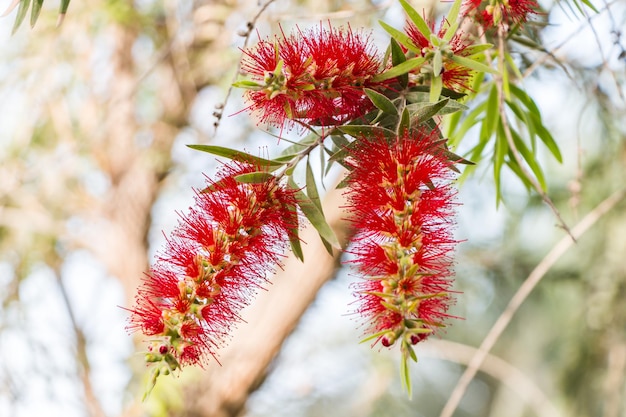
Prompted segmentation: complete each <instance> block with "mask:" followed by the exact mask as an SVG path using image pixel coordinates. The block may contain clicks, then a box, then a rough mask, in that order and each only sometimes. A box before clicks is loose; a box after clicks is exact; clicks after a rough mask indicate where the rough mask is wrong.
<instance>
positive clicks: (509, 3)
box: [462, 0, 539, 31]
mask: <svg viewBox="0 0 626 417" xmlns="http://www.w3.org/2000/svg"><path fill="white" fill-rule="evenodd" d="M538 8H539V4H537V2H536V1H535V0H496V1H485V0H466V1H465V2H464V3H463V6H462V13H463V14H465V15H468V16H473V18H474V19H475V20H476V22H477V23H479V24H480V25H481V26H482V27H483V29H484V30H485V31H488V30H490V29H493V28H497V27H503V28H504V29H505V30H508V29H509V27H510V26H512V25H520V24H523V23H524V22H526V21H527V20H528V16H529V15H530V14H535V13H537V9H538Z"/></svg>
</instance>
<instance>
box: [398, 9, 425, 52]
mask: <svg viewBox="0 0 626 417" xmlns="http://www.w3.org/2000/svg"><path fill="white" fill-rule="evenodd" d="M400 5H401V6H402V8H403V9H404V11H405V12H406V14H407V16H409V19H411V21H412V22H413V24H414V25H415V27H416V28H417V30H419V31H420V33H421V34H422V35H424V37H425V38H426V39H430V33H431V32H430V27H428V24H427V23H426V21H425V20H424V18H423V17H422V16H420V14H419V13H418V12H417V11H416V10H415V9H414V8H413V7H412V6H411V5H410V4H409V3H408V2H407V1H406V0H400ZM405 46H406V45H405Z"/></svg>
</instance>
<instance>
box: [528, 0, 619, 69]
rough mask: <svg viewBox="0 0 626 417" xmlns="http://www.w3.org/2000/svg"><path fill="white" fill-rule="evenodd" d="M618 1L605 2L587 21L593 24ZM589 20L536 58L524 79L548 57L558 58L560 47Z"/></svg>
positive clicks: (573, 36)
mask: <svg viewBox="0 0 626 417" xmlns="http://www.w3.org/2000/svg"><path fill="white" fill-rule="evenodd" d="M618 1H619V0H613V1H612V2H610V3H605V7H603V8H602V9H600V10H599V11H598V13H597V14H595V15H593V16H590V17H588V18H587V22H589V24H591V20H593V19H595V18H596V17H597V16H600V15H601V13H602V12H603V11H605V10H609V8H610V7H611V6H612V5H613V4H615V3H617V2H618ZM587 22H584V23H582V24H580V26H578V27H577V28H576V29H575V30H574V31H573V32H571V33H570V34H568V35H567V36H566V37H565V39H564V40H563V41H562V42H561V43H560V44H558V45H556V46H555V47H554V48H552V49H551V50H550V51H544V52H545V55H543V56H541V57H539V58H538V59H536V60H534V62H533V63H532V64H531V65H530V66H529V67H528V68H527V69H526V71H524V74H523V75H522V79H526V78H528V77H529V76H530V75H531V74H532V73H533V72H535V70H536V69H537V68H539V67H540V66H541V65H543V64H544V63H545V62H546V61H547V60H548V58H553V59H555V60H556V52H557V51H558V50H559V49H561V48H562V47H564V46H565V45H566V44H567V43H569V41H571V40H573V39H576V37H575V35H577V34H579V33H580V32H581V31H582V30H583V29H584V28H586V27H587ZM568 75H569V74H568Z"/></svg>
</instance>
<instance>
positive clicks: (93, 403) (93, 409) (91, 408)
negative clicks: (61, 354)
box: [54, 268, 106, 417]
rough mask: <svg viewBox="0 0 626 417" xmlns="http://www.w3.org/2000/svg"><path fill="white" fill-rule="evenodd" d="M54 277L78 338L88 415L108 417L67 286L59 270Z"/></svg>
mask: <svg viewBox="0 0 626 417" xmlns="http://www.w3.org/2000/svg"><path fill="white" fill-rule="evenodd" d="M54 275H55V277H56V282H57V285H58V286H59V291H60V292H61V295H62V296H63V304H64V305H65V310H66V312H67V316H68V317H69V319H70V322H71V324H72V330H73V331H74V337H75V338H76V364H77V373H78V378H79V379H80V381H81V382H82V384H83V390H84V393H85V407H86V408H87V410H88V415H89V416H91V417H106V414H105V413H104V410H103V409H102V406H101V404H100V402H99V401H98V398H97V397H96V394H95V393H94V391H93V386H92V385H91V376H90V374H91V372H90V370H91V366H90V364H89V358H88V356H87V340H86V338H85V334H84V332H83V331H82V329H81V328H80V326H79V324H78V322H77V321H76V316H75V315H74V310H73V309H72V304H71V302H70V299H69V297H68V295H67V291H66V289H65V285H64V284H63V279H62V278H61V274H60V272H59V271H58V268H55V270H54Z"/></svg>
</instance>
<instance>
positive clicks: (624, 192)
mask: <svg viewBox="0 0 626 417" xmlns="http://www.w3.org/2000/svg"><path fill="white" fill-rule="evenodd" d="M624 197H626V188H624V189H621V190H619V191H616V192H615V193H613V194H612V195H611V196H609V197H608V198H607V199H605V200H604V201H602V202H601V203H600V204H598V206H596V207H595V208H594V209H593V210H592V211H591V212H589V213H588V214H587V215H586V216H585V217H584V218H583V219H582V220H581V221H580V222H579V223H578V224H577V225H576V226H574V227H573V228H572V235H573V237H574V238H580V237H581V236H582V235H583V234H585V232H587V230H589V229H590V228H591V227H592V226H593V225H594V224H595V223H596V222H597V221H598V220H599V219H600V218H602V216H604V215H605V214H606V213H608V212H609V211H610V210H611V209H612V208H613V207H615V205H616V204H617V203H619V202H620V201H621V200H622V199H624ZM574 243H575V241H574V240H572V238H571V237H570V236H563V238H562V239H561V240H560V241H559V242H558V243H557V244H556V245H555V246H554V247H553V248H552V250H551V251H550V252H549V253H548V254H547V255H546V256H545V257H544V258H543V259H542V260H541V262H539V264H538V265H537V266H536V267H535V269H534V270H533V271H532V272H531V273H530V275H529V276H528V278H526V280H525V281H524V283H523V284H522V285H521V286H520V288H519V289H518V290H517V292H516V293H515V295H514V296H513V298H511V301H509V304H508V305H507V306H506V309H505V310H504V311H503V312H502V314H500V317H498V320H496V323H495V324H494V325H493V327H491V330H489V333H487V336H485V338H484V339H483V342H482V343H481V344H480V347H479V348H478V351H477V352H476V354H475V355H474V357H473V358H472V360H471V361H470V363H469V365H468V366H467V368H466V369H465V372H463V375H461V378H460V379H459V381H458V382H457V384H456V386H455V387H454V390H453V391H452V394H451V395H450V397H449V398H448V402H447V403H446V405H445V406H444V408H443V410H442V411H441V414H440V417H452V415H453V413H454V411H455V410H456V408H457V407H458V405H459V403H460V402H461V399H462V398H463V395H464V394H465V391H466V390H467V387H468V386H469V384H470V382H471V381H472V379H474V376H476V372H477V371H478V369H479V368H480V367H481V365H482V363H483V362H484V361H485V358H486V357H487V355H488V354H489V352H490V351H491V349H492V348H493V347H494V345H495V344H496V342H497V341H498V339H499V338H500V336H501V335H502V332H504V330H505V329H506V327H507V326H508V325H509V323H510V322H511V319H512V318H513V316H514V315H515V313H516V312H517V310H518V309H519V307H520V306H521V305H522V303H523V302H524V301H525V300H526V298H528V296H529V294H530V293H531V292H532V290H533V289H534V288H535V287H536V286H537V284H538V283H539V281H541V279H542V278H543V277H544V276H545V274H546V273H547V272H548V271H549V270H550V268H552V266H553V265H554V264H555V263H556V262H557V261H558V260H559V259H560V258H561V256H563V254H564V253H565V252H566V251H567V250H568V249H569V248H570V247H572V246H573V245H574Z"/></svg>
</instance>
